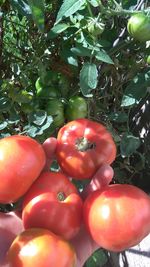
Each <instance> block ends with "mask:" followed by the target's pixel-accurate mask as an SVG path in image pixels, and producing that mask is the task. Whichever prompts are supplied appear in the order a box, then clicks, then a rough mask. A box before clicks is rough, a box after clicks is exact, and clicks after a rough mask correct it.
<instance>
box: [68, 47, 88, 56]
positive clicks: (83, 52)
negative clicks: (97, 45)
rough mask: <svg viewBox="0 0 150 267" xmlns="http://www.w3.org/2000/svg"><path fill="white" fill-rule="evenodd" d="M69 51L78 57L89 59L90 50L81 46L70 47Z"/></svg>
mask: <svg viewBox="0 0 150 267" xmlns="http://www.w3.org/2000/svg"><path fill="white" fill-rule="evenodd" d="M71 51H72V52H73V53H74V54H75V55H76V56H79V57H90V56H91V50H90V49H88V48H87V47H83V46H81V45H77V46H76V47H72V48H71Z"/></svg>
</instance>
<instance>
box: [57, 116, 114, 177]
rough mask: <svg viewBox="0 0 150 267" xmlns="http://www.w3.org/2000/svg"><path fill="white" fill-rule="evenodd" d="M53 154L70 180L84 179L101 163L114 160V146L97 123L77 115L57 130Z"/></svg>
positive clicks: (105, 131)
mask: <svg viewBox="0 0 150 267" xmlns="http://www.w3.org/2000/svg"><path fill="white" fill-rule="evenodd" d="M56 157H57V160H58V163H59V165H60V167H61V169H62V170H63V172H64V173H66V174H67V175H69V176H70V177H73V178H74V179H88V178H92V176H93V175H94V174H95V173H96V171H97V170H98V169H99V167H100V166H101V165H103V164H104V163H107V164H111V163H112V162H113V161H114V159H115V157H116V145H115V143H114V141H113V138H112V136H111V134H110V133H109V132H108V130H107V129H106V128H105V127H104V126H103V125H102V124H101V123H98V122H94V121H91V120H89V119H85V118H81V119H77V120H74V121H71V122H68V123H67V124H66V125H64V126H63V127H62V128H61V129H60V130H59V132H58V136H57V148H56Z"/></svg>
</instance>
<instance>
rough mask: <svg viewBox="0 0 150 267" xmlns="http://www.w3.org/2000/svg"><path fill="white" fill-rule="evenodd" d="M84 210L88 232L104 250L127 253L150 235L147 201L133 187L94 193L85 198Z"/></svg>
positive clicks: (144, 195)
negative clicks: (127, 250) (125, 251)
mask: <svg viewBox="0 0 150 267" xmlns="http://www.w3.org/2000/svg"><path fill="white" fill-rule="evenodd" d="M83 209H84V222H85V226H86V228H87V230H88V232H89V233H90V235H91V236H92V238H93V239H94V240H95V242H96V243H97V244H98V245H99V246H101V247H103V248H105V249H107V250H111V251H116V252H119V251H123V250H126V249H128V248H130V247H132V246H134V245H137V244H139V243H140V242H141V240H142V239H143V238H144V237H146V236H147V235H148V234H149V233H150V198H149V196H148V195H147V194H146V193H145V192H144V191H142V190H141V189H139V188H137V187H135V186H133V185H127V184H114V185H109V186H108V187H106V188H105V189H104V190H97V191H95V192H93V193H91V194H90V195H89V196H88V197H87V199H86V200H85V203H84V208H83Z"/></svg>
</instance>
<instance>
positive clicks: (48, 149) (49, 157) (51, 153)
mask: <svg viewBox="0 0 150 267" xmlns="http://www.w3.org/2000/svg"><path fill="white" fill-rule="evenodd" d="M42 146H43V149H44V151H45V154H46V164H45V167H44V171H47V170H50V166H51V164H52V162H53V160H54V159H55V153H56V146H57V139H56V138H55V137H49V138H47V139H46V140H45V141H44V143H43V144H42Z"/></svg>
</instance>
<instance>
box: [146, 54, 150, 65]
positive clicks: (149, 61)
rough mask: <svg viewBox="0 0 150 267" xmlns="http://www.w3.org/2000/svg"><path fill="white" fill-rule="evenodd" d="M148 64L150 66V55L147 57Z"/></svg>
mask: <svg viewBox="0 0 150 267" xmlns="http://www.w3.org/2000/svg"><path fill="white" fill-rule="evenodd" d="M146 61H147V64H149V65H150V55H149V56H148V57H147V60H146Z"/></svg>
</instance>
